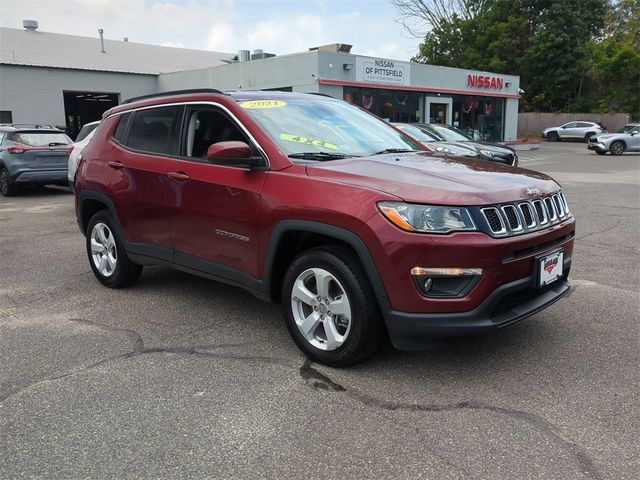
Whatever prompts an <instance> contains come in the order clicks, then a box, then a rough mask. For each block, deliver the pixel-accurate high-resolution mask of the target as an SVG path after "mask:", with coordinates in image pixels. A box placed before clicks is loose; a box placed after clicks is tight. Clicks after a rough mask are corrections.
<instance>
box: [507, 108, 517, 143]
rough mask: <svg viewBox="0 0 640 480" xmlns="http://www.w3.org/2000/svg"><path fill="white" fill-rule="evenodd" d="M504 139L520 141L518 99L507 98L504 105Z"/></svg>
mask: <svg viewBox="0 0 640 480" xmlns="http://www.w3.org/2000/svg"><path fill="white" fill-rule="evenodd" d="M504 118H505V122H504V139H505V140H506V141H510V140H517V139H518V99H517V98H507V101H506V102H505V105H504Z"/></svg>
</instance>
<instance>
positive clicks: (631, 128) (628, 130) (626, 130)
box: [618, 125, 636, 133]
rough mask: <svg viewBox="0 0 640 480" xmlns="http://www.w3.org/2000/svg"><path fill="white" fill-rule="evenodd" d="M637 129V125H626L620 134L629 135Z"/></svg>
mask: <svg viewBox="0 0 640 480" xmlns="http://www.w3.org/2000/svg"><path fill="white" fill-rule="evenodd" d="M635 127H636V125H625V126H624V127H622V128H621V129H620V130H618V133H627V132H630V131H631V130H633V129H634V128H635Z"/></svg>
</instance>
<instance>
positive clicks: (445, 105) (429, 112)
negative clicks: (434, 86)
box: [425, 97, 453, 125]
mask: <svg viewBox="0 0 640 480" xmlns="http://www.w3.org/2000/svg"><path fill="white" fill-rule="evenodd" d="M425 103H426V105H425V106H426V108H425V112H426V117H427V118H426V120H427V123H436V124H446V125H451V110H452V107H453V99H452V98H449V97H426V100H425Z"/></svg>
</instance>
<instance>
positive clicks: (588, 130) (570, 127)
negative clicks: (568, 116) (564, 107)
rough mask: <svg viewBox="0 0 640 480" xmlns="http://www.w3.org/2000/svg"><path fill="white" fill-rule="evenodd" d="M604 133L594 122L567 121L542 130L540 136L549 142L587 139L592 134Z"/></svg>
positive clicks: (603, 129) (600, 126)
mask: <svg viewBox="0 0 640 480" xmlns="http://www.w3.org/2000/svg"><path fill="white" fill-rule="evenodd" d="M600 133H606V130H605V128H604V127H603V126H602V125H600V124H599V123H595V122H583V121H580V122H569V123H565V124H564V125H561V126H559V127H549V128H545V129H544V130H543V131H542V138H546V139H547V140H549V141H550V142H558V141H560V140H569V139H571V140H585V141H587V140H589V138H591V137H592V136H593V135H598V134H600Z"/></svg>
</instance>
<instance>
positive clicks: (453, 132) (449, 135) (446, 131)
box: [430, 125, 473, 142]
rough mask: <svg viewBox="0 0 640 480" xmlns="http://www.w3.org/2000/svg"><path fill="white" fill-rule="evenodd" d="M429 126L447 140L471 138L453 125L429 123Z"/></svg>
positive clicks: (461, 140) (462, 140)
mask: <svg viewBox="0 0 640 480" xmlns="http://www.w3.org/2000/svg"><path fill="white" fill-rule="evenodd" d="M430 127H431V128H433V129H434V130H435V131H436V132H437V133H438V135H440V136H441V137H442V138H444V139H445V140H447V141H448V142H468V141H469V140H473V139H472V138H471V137H468V136H467V135H465V134H464V133H462V132H461V131H460V130H458V129H457V128H455V127H443V126H442V125H430Z"/></svg>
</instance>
